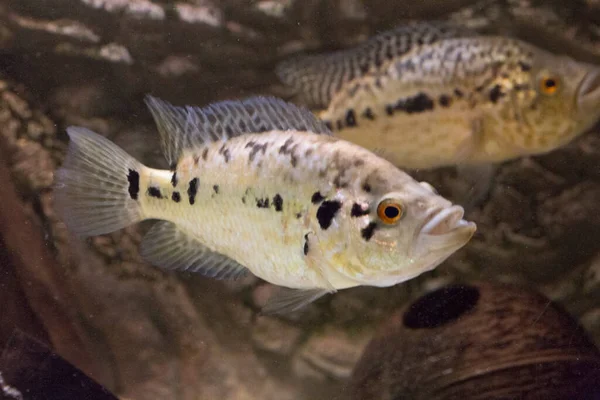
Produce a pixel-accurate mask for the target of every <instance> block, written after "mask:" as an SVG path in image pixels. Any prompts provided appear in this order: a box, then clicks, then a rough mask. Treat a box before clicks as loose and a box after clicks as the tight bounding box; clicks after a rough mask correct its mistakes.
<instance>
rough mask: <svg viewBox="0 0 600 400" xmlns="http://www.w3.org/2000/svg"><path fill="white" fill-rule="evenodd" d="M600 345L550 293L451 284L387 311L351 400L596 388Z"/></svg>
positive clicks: (578, 393) (557, 399) (559, 394)
mask: <svg viewBox="0 0 600 400" xmlns="http://www.w3.org/2000/svg"><path fill="white" fill-rule="evenodd" d="M598 379H600V351H599V350H598V348H596V347H595V346H594V345H593V344H592V342H591V341H590V340H589V338H588V337H587V335H586V333H585V332H584V331H583V330H582V328H581V326H579V325H578V324H577V322H576V321H574V320H573V319H572V318H571V317H570V316H569V315H568V314H567V313H566V312H564V311H563V310H562V309H561V308H560V307H558V306H556V305H555V304H553V303H552V302H551V301H550V300H548V299H546V298H545V297H543V296H541V295H539V294H537V293H535V292H530V291H528V290H527V289H524V288H521V287H518V286H512V285H502V284H488V283H475V284H468V285H467V284H464V285H450V286H446V287H444V288H441V289H438V290H436V291H433V292H430V293H428V294H426V295H425V296H423V297H421V298H420V299H418V300H417V301H415V302H414V303H412V304H410V305H408V306H407V307H405V308H403V309H402V310H400V311H398V312H397V313H395V314H394V315H393V316H392V317H391V318H390V319H388V321H387V322H386V323H385V324H384V325H383V326H382V327H381V329H380V330H379V332H378V334H377V335H376V336H375V338H374V339H373V340H372V341H371V342H370V343H369V345H368V346H367V348H366V349H365V351H364V354H363V356H362V358H361V360H360V361H359V362H358V364H357V366H356V369H355V370H354V372H353V375H352V379H351V396H350V398H351V399H355V400H358V399H360V400H370V399H382V398H390V399H391V398H398V397H399V396H400V397H403V398H404V397H406V398H411V399H432V398H435V399H440V400H445V399H448V400H449V399H459V398H467V399H470V398H474V397H479V396H483V397H484V398H486V399H490V400H492V399H497V400H500V399H506V398H534V397H535V398H538V397H539V398H544V399H552V400H567V399H573V398H578V399H579V398H582V399H583V398H586V399H593V398H596V397H597V396H598V395H600V388H599V387H598V385H597V382H598Z"/></svg>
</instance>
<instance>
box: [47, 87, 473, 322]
mask: <svg viewBox="0 0 600 400" xmlns="http://www.w3.org/2000/svg"><path fill="white" fill-rule="evenodd" d="M146 103H147V105H148V107H149V109H150V111H151V113H152V115H153V117H154V119H155V121H156V124H157V127H158V130H159V133H160V134H161V141H162V146H163V150H164V151H165V156H166V158H167V160H168V161H169V164H170V165H171V169H170V170H158V169H153V168H149V167H146V166H144V165H141V164H140V163H139V162H137V161H136V160H134V159H133V158H131V157H130V156H129V155H128V154H127V153H125V152H124V151H123V150H121V149H120V148H118V147H117V146H116V145H114V144H113V143H111V142H110V141H108V140H107V139H106V138H103V137H102V136H100V135H97V134H95V133H93V132H91V131H89V130H87V129H84V128H77V127H71V128H69V129H68V130H67V132H68V134H69V137H70V139H71V142H70V144H69V151H68V153H67V157H66V159H65V163H64V164H63V166H62V167H61V168H60V169H59V170H58V171H57V173H56V186H55V203H56V207H57V211H58V213H59V214H60V215H61V217H62V218H63V219H64V221H65V222H66V224H67V226H69V228H70V229H72V230H74V231H75V232H77V233H79V234H81V235H97V234H103V233H107V232H112V231H114V230H117V229H120V228H123V227H125V226H128V225H130V224H133V223H135V222H138V221H141V220H145V219H154V220H159V222H157V223H155V224H154V226H153V227H152V228H151V229H150V231H149V232H148V233H147V234H146V236H145V237H144V239H143V240H142V244H141V254H142V256H143V257H144V259H146V260H147V261H149V262H150V263H151V264H153V265H156V266H158V267H161V268H164V269H168V270H185V271H191V272H197V273H200V274H203V275H205V276H209V277H212V278H217V279H228V278H236V277H239V276H241V275H243V274H245V273H248V272H252V273H253V274H255V275H256V276H258V277H260V278H262V279H264V280H266V281H268V282H271V283H274V284H277V285H280V286H282V287H285V288H288V289H290V290H287V291H282V292H281V294H280V295H278V296H276V297H275V298H274V299H273V300H269V305H268V306H267V307H266V309H265V311H266V312H284V311H291V310H295V309H297V308H299V307H302V306H303V305H306V304H308V303H310V302H311V301H314V300H316V299H317V298H319V297H321V296H323V295H325V294H327V293H333V292H335V291H337V290H340V289H345V288H350V287H355V286H359V285H370V286H390V285H394V284H396V283H399V282H402V281H404V280H407V279H411V278H413V277H415V276H417V275H419V274H421V273H423V272H425V271H427V270H430V269H432V268H435V267H436V266H437V265H439V263H441V262H442V261H443V260H444V259H445V258H447V257H448V256H449V255H450V254H452V253H453V252H454V251H456V250H457V249H459V248H460V247H462V246H463V245H464V244H465V243H466V242H467V241H468V240H469V239H470V237H471V236H472V235H473V232H474V231H475V225H474V224H473V223H469V222H467V221H464V220H463V219H462V216H463V213H464V211H463V209H462V208H461V207H459V206H453V205H452V204H451V203H450V202H449V201H448V200H446V199H444V198H443V197H441V196H439V195H437V194H436V193H435V192H434V191H433V190H432V188H431V187H430V186H429V185H427V184H424V183H419V182H416V181H415V180H413V179H412V178H411V177H410V176H409V175H408V174H406V173H404V172H403V171H401V170H399V169H398V168H396V167H394V166H393V165H392V164H390V163H389V162H388V161H386V160H384V159H383V158H380V157H378V156H376V155H375V154H373V153H371V152H369V151H368V150H366V149H363V148H361V147H359V146H357V145H355V144H352V143H350V142H346V141H343V140H340V139H337V138H334V137H333V136H331V133H330V132H329V130H327V128H326V127H325V125H324V124H323V123H322V122H320V121H319V120H317V119H316V118H315V117H314V116H313V115H312V114H311V113H310V112H309V111H308V110H305V109H300V108H298V107H295V106H293V105H291V104H289V103H285V102H283V101H281V100H278V99H274V98H260V97H259V98H250V99H246V100H242V101H227V102H220V103H215V104H211V105H209V106H207V107H204V108H197V107H177V106H173V105H171V104H169V103H167V102H164V101H162V100H158V99H156V98H153V97H148V98H147V99H146Z"/></svg>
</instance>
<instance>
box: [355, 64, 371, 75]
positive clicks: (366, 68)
mask: <svg viewBox="0 0 600 400" xmlns="http://www.w3.org/2000/svg"><path fill="white" fill-rule="evenodd" d="M358 68H359V69H360V72H361V74H366V73H367V72H369V63H362V64H361V65H360V66H359V67H358Z"/></svg>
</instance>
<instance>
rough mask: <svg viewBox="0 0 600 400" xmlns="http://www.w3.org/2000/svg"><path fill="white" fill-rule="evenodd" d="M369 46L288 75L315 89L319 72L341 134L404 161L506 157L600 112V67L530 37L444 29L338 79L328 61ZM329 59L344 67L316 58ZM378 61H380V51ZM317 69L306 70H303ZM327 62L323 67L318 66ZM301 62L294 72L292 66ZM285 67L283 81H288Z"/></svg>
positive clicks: (543, 144) (537, 148) (575, 131)
mask: <svg viewBox="0 0 600 400" xmlns="http://www.w3.org/2000/svg"><path fill="white" fill-rule="evenodd" d="M364 56H368V53H365V52H364V50H363V48H361V47H359V48H357V49H355V50H347V51H345V52H344V53H339V55H338V56H336V57H333V58H332V57H331V56H327V55H325V56H321V58H320V59H319V58H318V57H316V56H313V57H311V58H308V59H306V60H305V61H304V62H303V63H298V64H296V65H297V67H296V69H295V70H294V67H293V65H292V64H291V63H288V64H286V76H287V77H291V76H295V78H294V82H296V87H298V88H299V89H300V90H302V91H303V92H304V93H306V94H307V95H308V96H310V93H312V92H313V91H314V89H313V88H312V86H311V85H312V82H319V84H320V85H322V86H323V87H324V88H330V87H336V88H337V90H335V91H334V93H333V94H331V93H330V96H329V98H330V101H329V102H328V103H327V105H326V106H325V108H326V110H325V111H323V112H322V113H320V114H319V115H320V117H321V118H323V119H324V120H325V121H326V122H327V123H328V125H329V126H330V127H331V128H332V129H333V130H334V134H335V135H336V136H338V137H340V138H343V139H345V140H348V141H351V142H354V143H357V144H359V145H361V146H364V147H366V148H369V149H382V151H383V152H382V155H383V156H384V157H385V158H386V159H388V160H390V161H391V162H392V163H394V164H395V165H397V166H399V167H404V168H433V167H440V166H447V165H457V164H481V163H490V162H501V161H505V160H509V159H512V158H516V157H520V156H525V155H533V154H541V153H545V152H548V151H551V150H553V149H555V148H557V147H560V146H563V145H565V144H566V143H568V142H569V141H571V140H572V139H573V138H575V137H576V136H578V135H580V134H582V133H583V132H585V131H586V130H587V129H589V128H590V127H591V126H592V125H593V124H594V123H595V122H596V121H597V120H598V118H599V117H600V69H599V68H598V67H597V66H595V65H590V64H585V63H581V62H577V61H575V60H573V59H571V58H568V57H566V56H559V55H554V54H551V53H549V52H546V51H544V50H542V49H539V48H537V47H534V46H532V45H529V44H527V43H524V42H522V41H519V40H516V39H511V38H502V37H491V36H479V37H473V36H471V37H461V38H441V39H439V40H437V41H435V42H434V43H430V44H427V45H421V46H414V47H413V48H412V49H411V50H410V51H408V52H404V53H403V54H400V55H398V56H395V57H392V58H393V60H392V61H390V62H389V63H387V64H382V65H381V67H380V68H369V69H368V72H366V73H364V74H361V75H360V76H358V77H355V78H354V79H352V80H348V81H345V82H344V83H343V84H341V85H339V84H337V83H336V84H329V83H328V82H329V81H333V82H337V81H338V80H337V78H336V77H335V75H332V74H331V72H330V71H332V70H336V69H340V68H342V67H341V65H346V64H352V63H353V61H351V60H354V59H362V58H361V57H364ZM324 60H328V62H331V63H337V64H338V65H340V67H336V66H330V67H329V68H320V69H318V68H312V69H310V67H307V65H306V64H309V63H312V64H313V65H315V66H316V65H319V63H323V62H324ZM369 62H370V65H373V66H376V65H377V64H379V63H378V62H377V61H376V60H375V58H374V57H373V56H371V57H370V58H369ZM307 69H309V70H311V74H310V75H308V76H306V77H303V78H302V77H300V76H301V73H302V71H305V70H307ZM319 70H320V71H321V72H320V75H319V73H318V71H319ZM292 71H294V73H293V72H292ZM286 76H284V77H283V81H284V82H286V81H287V82H288V83H289V81H290V79H286Z"/></svg>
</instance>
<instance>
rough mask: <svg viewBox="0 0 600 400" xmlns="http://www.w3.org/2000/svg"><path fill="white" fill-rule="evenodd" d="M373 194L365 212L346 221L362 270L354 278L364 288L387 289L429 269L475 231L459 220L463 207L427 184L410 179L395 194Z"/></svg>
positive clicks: (355, 256) (451, 252)
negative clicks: (376, 287) (383, 287)
mask: <svg viewBox="0 0 600 400" xmlns="http://www.w3.org/2000/svg"><path fill="white" fill-rule="evenodd" d="M371 194H372V197H371V200H370V204H369V205H368V210H369V213H368V214H366V215H362V216H360V217H356V216H355V215H354V216H352V215H351V216H350V217H349V218H348V220H349V221H351V222H352V224H353V226H352V227H350V231H351V232H352V234H353V238H352V248H351V251H352V252H353V256H354V260H358V263H357V264H358V265H359V266H360V268H358V269H357V270H358V272H359V273H356V274H355V276H353V278H354V279H356V280H359V281H361V283H363V284H367V285H371V286H391V285H394V284H396V283H399V282H402V281H406V280H408V279H411V278H413V277H415V276H418V275H420V274H421V273H423V272H426V271H429V270H431V269H433V268H435V267H436V266H438V265H439V264H440V263H441V262H443V261H444V260H445V259H446V258H448V257H449V256H450V255H451V254H453V253H454V252H455V251H457V250H458V249H460V248H461V247H463V246H464V245H465V244H466V243H467V242H468V241H469V239H470V238H471V237H472V236H473V234H474V232H475V230H476V226H475V223H473V222H467V221H465V220H464V219H463V215H464V210H463V208H462V207H461V206H458V205H453V204H452V203H451V202H450V201H448V200H446V199H445V198H443V197H442V196H440V195H438V194H437V193H436V192H435V190H434V189H433V188H432V187H431V185H429V184H427V183H425V182H422V183H419V182H417V181H414V180H412V178H411V179H410V180H407V181H406V182H404V184H403V185H402V186H401V187H399V188H398V189H396V190H392V191H382V192H379V193H377V192H376V191H374V192H373V193H371ZM350 264H352V263H350Z"/></svg>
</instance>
